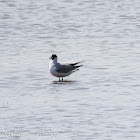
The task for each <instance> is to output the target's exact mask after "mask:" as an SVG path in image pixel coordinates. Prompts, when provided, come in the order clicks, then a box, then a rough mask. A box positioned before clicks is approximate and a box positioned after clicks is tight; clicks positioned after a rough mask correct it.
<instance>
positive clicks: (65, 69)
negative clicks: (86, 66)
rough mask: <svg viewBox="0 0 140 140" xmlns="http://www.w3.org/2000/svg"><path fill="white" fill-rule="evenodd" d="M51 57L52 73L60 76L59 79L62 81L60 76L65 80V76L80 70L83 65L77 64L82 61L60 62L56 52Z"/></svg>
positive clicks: (50, 66) (50, 67)
mask: <svg viewBox="0 0 140 140" xmlns="http://www.w3.org/2000/svg"><path fill="white" fill-rule="evenodd" d="M50 59H51V61H50V64H49V70H50V73H51V74H52V75H53V76H55V77H59V81H60V78H62V81H63V77H66V76H69V75H70V74H72V73H73V72H76V71H77V70H79V69H78V68H79V67H81V66H82V65H77V64H79V63H80V62H76V63H58V62H57V55H56V54H52V56H51V57H50Z"/></svg>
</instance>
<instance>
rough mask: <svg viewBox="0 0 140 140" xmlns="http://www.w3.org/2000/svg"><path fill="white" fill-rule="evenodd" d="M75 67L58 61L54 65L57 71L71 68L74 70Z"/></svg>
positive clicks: (60, 71) (68, 70) (64, 71)
mask: <svg viewBox="0 0 140 140" xmlns="http://www.w3.org/2000/svg"><path fill="white" fill-rule="evenodd" d="M74 69H75V67H74V66H73V65H69V64H60V63H58V64H57V65H56V71H57V72H59V73H68V72H70V71H72V70H74Z"/></svg>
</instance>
